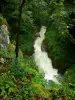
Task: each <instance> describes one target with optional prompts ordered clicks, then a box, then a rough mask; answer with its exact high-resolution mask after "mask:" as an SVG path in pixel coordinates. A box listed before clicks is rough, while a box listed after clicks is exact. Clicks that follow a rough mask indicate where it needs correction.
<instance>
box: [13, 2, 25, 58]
mask: <svg viewBox="0 0 75 100" xmlns="http://www.w3.org/2000/svg"><path fill="white" fill-rule="evenodd" d="M24 3H25V0H20V5H19V15H18V28H17V29H18V30H17V35H16V48H15V53H16V58H18V52H19V34H20V24H21V16H22V8H23V6H24Z"/></svg>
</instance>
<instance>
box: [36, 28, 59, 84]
mask: <svg viewBox="0 0 75 100" xmlns="http://www.w3.org/2000/svg"><path fill="white" fill-rule="evenodd" d="M45 32H46V27H45V26H42V27H41V29H40V32H39V35H40V37H37V39H36V40H35V44H34V60H35V62H36V65H37V66H38V67H39V70H42V71H43V72H44V73H45V77H44V78H45V79H46V80H52V81H54V82H56V83H58V80H57V78H56V76H58V73H57V70H56V69H54V68H53V66H52V62H51V59H50V58H49V57H48V54H47V52H45V51H42V50H41V45H42V42H43V40H44V38H45Z"/></svg>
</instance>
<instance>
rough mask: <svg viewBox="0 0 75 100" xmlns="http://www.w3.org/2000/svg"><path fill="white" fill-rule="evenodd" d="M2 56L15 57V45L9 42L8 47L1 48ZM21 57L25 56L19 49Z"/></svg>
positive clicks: (0, 53)
mask: <svg viewBox="0 0 75 100" xmlns="http://www.w3.org/2000/svg"><path fill="white" fill-rule="evenodd" d="M0 56H1V57H4V58H14V57H15V45H13V44H11V43H10V44H9V45H8V48H1V51H0ZM19 58H23V54H22V52H21V51H20V50H19Z"/></svg>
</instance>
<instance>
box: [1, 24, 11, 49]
mask: <svg viewBox="0 0 75 100" xmlns="http://www.w3.org/2000/svg"><path fill="white" fill-rule="evenodd" d="M8 34H9V31H8V29H7V26H6V25H2V26H1V27H0V48H7V47H8V44H9V43H10V39H9V35H8Z"/></svg>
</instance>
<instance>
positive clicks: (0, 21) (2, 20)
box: [0, 16, 8, 26]
mask: <svg viewBox="0 0 75 100" xmlns="http://www.w3.org/2000/svg"><path fill="white" fill-rule="evenodd" d="M3 24H5V25H7V26H8V23H7V21H6V19H5V18H3V17H2V16H0V26H1V25H3Z"/></svg>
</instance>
